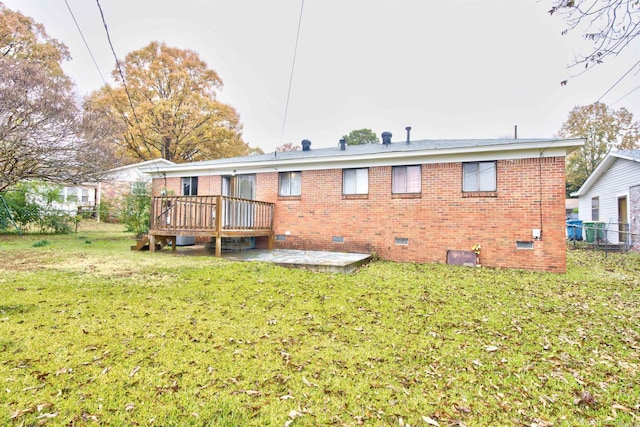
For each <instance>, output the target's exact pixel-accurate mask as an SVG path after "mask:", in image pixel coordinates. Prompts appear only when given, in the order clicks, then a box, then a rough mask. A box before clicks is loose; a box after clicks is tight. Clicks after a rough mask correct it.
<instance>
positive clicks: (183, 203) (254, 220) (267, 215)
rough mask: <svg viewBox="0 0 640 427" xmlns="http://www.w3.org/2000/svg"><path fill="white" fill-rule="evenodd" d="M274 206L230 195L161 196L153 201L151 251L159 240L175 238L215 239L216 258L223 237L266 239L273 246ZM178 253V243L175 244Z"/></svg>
mask: <svg viewBox="0 0 640 427" xmlns="http://www.w3.org/2000/svg"><path fill="white" fill-rule="evenodd" d="M274 208H275V204H274V203H268V202H260V201H257V200H248V199H239V198H236V197H227V196H162V197H154V198H153V199H152V201H151V224H150V227H149V243H150V244H149V249H150V250H151V251H152V252H153V251H154V250H155V248H156V244H155V243H156V239H159V238H167V237H169V238H171V239H172V242H173V243H175V238H176V236H196V237H211V238H215V239H216V252H215V254H216V256H218V257H219V256H221V254H222V253H221V250H222V249H221V246H222V238H223V237H259V236H266V237H268V238H269V240H268V242H269V243H268V248H269V249H271V248H272V245H273V214H274ZM172 249H174V250H175V244H173V245H172Z"/></svg>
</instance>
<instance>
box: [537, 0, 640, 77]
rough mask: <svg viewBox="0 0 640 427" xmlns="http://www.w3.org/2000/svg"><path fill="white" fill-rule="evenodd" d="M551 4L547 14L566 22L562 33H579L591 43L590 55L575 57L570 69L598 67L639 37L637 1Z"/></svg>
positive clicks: (566, 0) (639, 4) (591, 0)
mask: <svg viewBox="0 0 640 427" xmlns="http://www.w3.org/2000/svg"><path fill="white" fill-rule="evenodd" d="M552 5H553V6H552V7H551V9H550V10H549V13H550V14H551V15H556V16H560V17H561V18H562V19H564V21H565V22H566V23H567V28H566V29H565V30H564V31H563V32H562V34H567V33H569V32H572V31H581V32H583V37H584V38H585V39H586V40H588V41H591V42H592V44H593V47H592V50H591V52H590V53H588V54H586V55H584V56H579V57H577V58H576V59H575V62H574V63H573V64H571V65H572V66H576V65H584V67H585V69H588V68H589V67H590V66H593V65H596V64H600V63H602V62H603V61H604V59H605V58H606V57H607V56H609V55H614V56H615V55H617V54H619V53H620V52H621V51H622V50H623V49H624V48H626V47H627V46H628V45H629V43H631V41H633V39H635V38H636V36H637V35H638V34H640V2H638V1H637V0H554V1H553V2H552ZM562 84H566V80H565V81H563V82H562Z"/></svg>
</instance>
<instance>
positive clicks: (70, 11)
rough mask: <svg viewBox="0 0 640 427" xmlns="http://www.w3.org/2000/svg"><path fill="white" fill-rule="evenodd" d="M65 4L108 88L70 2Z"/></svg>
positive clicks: (65, 1) (65, 0)
mask: <svg viewBox="0 0 640 427" xmlns="http://www.w3.org/2000/svg"><path fill="white" fill-rule="evenodd" d="M64 3H65V4H66V5H67V9H69V14H71V18H72V19H73V22H74V23H75V24H76V28H77V29H78V32H79V33H80V37H82V41H83V42H84V45H85V47H86V48H87V50H88V51H89V56H90V57H91V60H92V61H93V65H95V66H96V70H98V74H100V78H101V79H102V83H104V84H105V86H106V84H107V81H106V80H105V78H104V76H103V75H102V71H100V67H99V66H98V62H97V61H96V58H95V57H94V56H93V52H91V48H89V43H87V39H85V38H84V34H83V33H82V30H81V29H80V25H79V24H78V21H77V20H76V17H75V15H74V14H73V11H72V10H71V6H69V2H68V1H67V0H64Z"/></svg>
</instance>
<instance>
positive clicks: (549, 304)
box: [0, 225, 640, 427]
mask: <svg viewBox="0 0 640 427" xmlns="http://www.w3.org/2000/svg"><path fill="white" fill-rule="evenodd" d="M85 227H87V225H83V226H81V228H80V231H79V233H78V234H73V235H66V236H39V235H38V236H34V235H27V236H25V237H23V238H20V237H18V236H0V382H1V385H2V386H1V387H0V425H15V426H18V425H24V426H31V425H47V426H54V425H72V426H81V425H82V426H83V425H87V426H91V425H145V426H147V425H162V426H183V425H187V426H188V425H193V426H267V425H271V426H280V427H283V426H289V425H291V426H314V425H336V426H343V425H346V426H351V425H360V424H364V425H370V426H377V425H380V426H387V425H389V426H438V425H439V426H450V425H457V426H465V425H466V426H470V427H471V426H496V425H525V426H538V427H542V426H552V425H554V426H566V425H580V426H582V425H598V426H601V425H611V426H626V425H640V379H639V378H640V375H639V370H640V257H639V256H637V255H631V254H627V255H611V254H610V255H609V256H608V257H607V258H605V257H604V254H603V253H600V252H599V253H592V252H586V251H570V252H569V253H568V258H569V271H568V273H567V274H566V275H553V274H542V273H531V272H523V271H513V270H493V269H484V268H482V269H480V268H464V267H452V266H445V265H421V264H396V263H389V262H381V261H378V262H374V263H371V264H370V265H368V266H367V267H365V268H362V269H361V270H360V271H358V272H357V273H355V274H352V275H339V274H326V273H313V272H308V271H302V270H294V269H284V268H280V267H276V266H271V265H266V264H260V263H234V262H228V261H224V260H219V259H215V258H213V257H192V256H185V255H184V254H181V253H180V251H178V252H177V253H176V254H171V253H170V252H169V251H164V252H162V253H157V254H150V253H148V252H132V251H130V250H129V245H131V244H133V239H132V237H131V235H128V234H126V233H123V232H121V231H120V230H121V227H119V226H116V227H114V226H110V227H109V226H103V227H102V228H96V227H95V226H93V227H92V229H90V230H89V229H86V228H85Z"/></svg>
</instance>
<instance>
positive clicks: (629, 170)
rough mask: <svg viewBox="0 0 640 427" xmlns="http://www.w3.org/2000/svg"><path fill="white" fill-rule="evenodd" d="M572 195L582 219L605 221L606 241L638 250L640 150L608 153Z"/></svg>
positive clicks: (639, 233)
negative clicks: (575, 199) (624, 244)
mask: <svg viewBox="0 0 640 427" xmlns="http://www.w3.org/2000/svg"><path fill="white" fill-rule="evenodd" d="M571 196H574V197H578V200H579V201H578V204H579V206H578V215H579V218H580V219H581V220H582V221H600V222H602V223H604V224H603V225H604V227H605V229H606V230H607V233H606V238H607V240H608V241H609V242H612V243H629V244H630V245H631V246H632V249H634V250H637V251H640V150H618V151H612V152H610V153H609V154H607V155H606V157H605V158H604V159H603V160H602V161H601V162H600V164H599V165H598V167H597V168H596V169H595V170H594V171H593V173H592V174H591V175H589V177H588V178H587V180H586V181H585V182H584V184H582V187H580V189H579V190H578V191H577V192H575V193H572V194H571Z"/></svg>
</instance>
